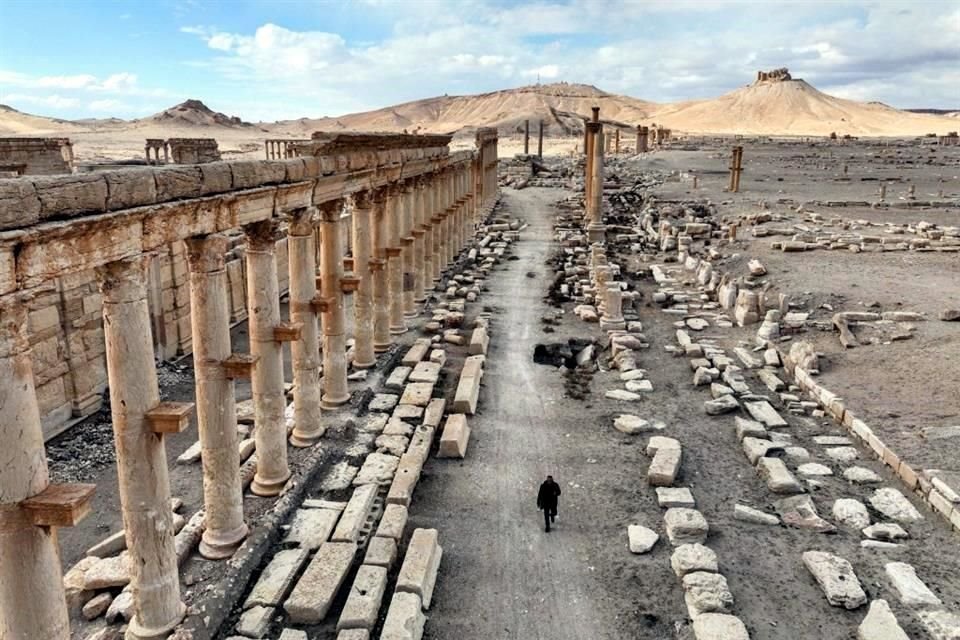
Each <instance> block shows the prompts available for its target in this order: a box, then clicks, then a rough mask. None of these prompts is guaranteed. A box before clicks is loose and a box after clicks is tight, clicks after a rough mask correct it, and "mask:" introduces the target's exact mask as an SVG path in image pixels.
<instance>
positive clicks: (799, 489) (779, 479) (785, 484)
mask: <svg viewBox="0 0 960 640" xmlns="http://www.w3.org/2000/svg"><path fill="white" fill-rule="evenodd" d="M757 474H758V475H759V476H760V477H761V478H763V479H764V480H766V481H767V487H768V488H769V489H770V491H772V492H774V493H780V494H788V495H789V494H797V493H803V486H801V484H800V482H799V481H798V480H797V479H796V478H795V477H794V476H793V474H792V473H790V470H789V469H787V465H786V464H784V462H783V460H781V459H780V458H760V459H759V460H757Z"/></svg>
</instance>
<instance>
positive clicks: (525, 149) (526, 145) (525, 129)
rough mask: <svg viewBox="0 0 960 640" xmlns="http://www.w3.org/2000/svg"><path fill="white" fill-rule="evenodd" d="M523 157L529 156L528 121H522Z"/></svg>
mask: <svg viewBox="0 0 960 640" xmlns="http://www.w3.org/2000/svg"><path fill="white" fill-rule="evenodd" d="M523 155H525V156H527V155H530V121H529V120H524V121H523Z"/></svg>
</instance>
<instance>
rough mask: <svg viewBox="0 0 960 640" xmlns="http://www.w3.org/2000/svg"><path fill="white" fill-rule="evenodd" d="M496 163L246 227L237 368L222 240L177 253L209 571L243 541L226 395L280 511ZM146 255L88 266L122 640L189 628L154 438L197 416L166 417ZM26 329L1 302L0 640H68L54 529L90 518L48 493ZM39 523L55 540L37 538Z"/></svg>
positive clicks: (451, 249)
mask: <svg viewBox="0 0 960 640" xmlns="http://www.w3.org/2000/svg"><path fill="white" fill-rule="evenodd" d="M496 162H497V160H496V133H495V131H493V132H491V131H489V130H482V132H481V133H478V152H477V153H475V154H473V155H463V156H460V157H459V159H457V160H456V161H451V162H447V163H442V162H441V163H437V165H436V167H435V170H433V171H427V172H421V173H419V174H418V175H412V176H409V177H404V176H403V175H402V171H400V172H399V173H398V174H397V176H398V177H397V178H396V179H394V180H392V181H387V183H386V184H385V185H384V184H378V185H375V186H371V187H370V188H356V186H354V187H352V188H350V189H349V190H345V191H343V192H342V193H341V194H340V195H339V196H334V197H330V198H329V199H326V200H324V201H321V202H317V203H316V204H313V205H310V206H305V207H300V208H296V209H294V210H292V211H291V212H288V213H286V214H285V215H284V216H279V215H274V216H272V217H270V218H268V219H264V220H258V221H256V222H251V223H248V224H243V225H241V229H242V231H243V233H244V236H245V239H246V251H245V260H246V271H247V292H246V293H247V305H248V312H249V335H250V352H249V354H240V353H234V352H233V349H232V347H231V341H230V326H229V323H230V311H229V304H228V299H227V295H228V293H227V291H228V287H227V286H226V271H225V253H226V251H227V242H228V240H227V236H226V235H224V234H223V233H221V232H219V231H218V232H214V233H199V234H197V235H195V236H191V237H183V239H184V241H185V242H186V247H187V251H188V265H189V282H190V294H191V295H190V304H191V317H192V334H193V346H194V352H193V359H194V365H195V377H196V395H195V399H196V403H195V410H196V415H197V424H198V430H199V439H200V442H201V449H202V464H203V489H204V513H205V530H204V533H203V536H202V540H201V544H200V549H199V551H200V553H201V554H202V555H203V556H205V557H207V558H210V559H221V558H227V557H230V556H231V555H232V554H233V553H234V551H235V550H236V549H237V548H238V547H239V546H240V545H241V544H242V543H243V541H244V539H245V538H246V535H247V531H248V525H247V523H246V522H245V519H244V511H243V494H242V491H243V488H242V480H241V477H240V460H239V453H238V448H237V445H238V436H237V418H236V409H235V395H234V380H235V379H237V378H250V380H251V386H252V395H253V404H254V413H255V421H256V430H255V439H256V474H255V476H254V478H253V482H252V484H251V491H252V492H253V493H254V494H255V495H258V496H276V495H278V494H279V493H280V492H281V491H282V490H283V488H284V486H285V484H286V483H287V481H288V479H289V478H290V476H291V471H290V468H289V465H288V456H287V453H288V449H287V447H288V444H289V445H292V446H295V447H308V446H311V445H313V444H314V443H316V442H317V441H318V440H319V439H320V438H321V437H322V436H323V433H324V428H325V427H324V418H323V411H324V409H331V408H334V407H337V406H339V405H343V404H344V403H346V402H347V401H348V400H349V398H350V393H349V389H348V386H347V374H348V370H349V368H350V366H351V365H352V366H353V368H356V369H363V368H367V367H371V366H373V365H374V364H375V360H376V354H377V353H382V352H384V351H386V350H388V349H389V348H390V347H391V345H392V343H393V341H394V340H395V339H396V336H398V335H400V334H401V333H403V332H404V331H406V330H407V322H408V321H409V320H410V318H411V317H413V316H415V315H417V314H418V313H419V312H420V310H421V309H420V308H421V305H422V303H424V301H425V300H426V299H427V296H428V292H429V291H432V290H433V289H434V286H435V283H436V282H437V281H438V280H439V279H440V278H441V276H442V274H443V272H444V270H445V269H447V267H448V266H449V265H450V264H451V263H452V262H453V261H454V260H455V259H456V258H457V256H458V254H459V253H460V252H461V250H462V249H463V248H464V247H465V246H466V245H467V244H468V242H469V241H470V238H471V237H472V236H473V233H474V230H475V229H476V225H477V224H478V222H479V221H480V217H481V216H482V215H483V214H485V213H486V212H488V211H489V210H490V207H491V206H492V202H493V199H494V198H495V194H496V190H497V185H496ZM344 225H349V231H350V245H351V246H350V255H349V256H346V255H345V253H346V250H345V247H344V246H343V240H342V238H343V234H342V233H341V231H342V230H343V227H344ZM284 237H285V238H286V240H287V244H288V249H289V251H288V255H289V265H288V268H289V275H290V278H289V279H290V304H289V319H286V320H285V319H283V318H282V315H281V305H280V291H279V288H278V276H277V268H278V266H277V260H276V246H277V242H278V240H280V239H282V238H284ZM317 238H319V251H318V247H317V246H316V243H317ZM318 254H319V261H318V260H317V255H318ZM147 255H148V254H146V253H142V254H139V255H134V256H132V257H129V256H128V257H123V258H121V259H115V260H112V261H108V262H105V263H104V264H100V265H98V266H97V267H96V274H97V279H98V282H99V285H100V291H101V294H102V297H103V324H104V336H105V343H106V360H107V369H108V377H109V386H110V400H111V402H110V406H111V414H112V419H113V427H114V435H115V440H116V450H117V473H118V476H119V488H120V502H121V509H122V512H123V521H124V526H125V532H126V542H127V549H128V552H129V555H130V571H131V587H132V592H133V594H134V601H135V605H134V615H133V618H132V620H131V622H130V625H129V631H128V637H129V638H134V639H146V638H159V637H165V634H167V633H169V631H170V630H172V629H173V628H174V627H175V626H176V625H177V624H179V622H180V621H181V619H182V618H183V616H184V614H185V607H184V604H183V600H182V597H181V593H180V580H179V572H178V561H177V553H176V551H175V545H174V525H173V521H172V513H171V510H170V506H169V505H170V497H171V496H170V482H169V477H168V469H167V456H166V451H165V444H164V435H165V434H169V433H175V432H178V431H180V430H183V429H185V428H186V427H187V426H188V425H189V420H190V415H191V413H192V412H193V410H194V403H171V402H160V396H159V384H158V379H157V372H156V367H155V362H154V352H153V344H152V339H151V318H150V313H149V310H148V305H147V278H146V274H145V268H144V266H145V261H146V259H147ZM318 262H319V264H318ZM345 263H346V265H347V267H348V269H345ZM347 295H353V296H354V304H353V305H352V308H353V313H354V314H355V318H354V320H355V322H354V326H355V328H356V329H355V332H354V335H353V338H354V342H355V345H354V347H353V349H352V350H351V351H350V352H349V353H351V354H352V362H348V351H347V337H348V336H347V330H346V324H347V323H346V311H347V305H346V304H345V296H347ZM24 316H25V305H24V304H23V301H22V299H21V297H18V295H15V294H5V295H2V296H0V430H2V436H3V444H2V449H0V450H2V451H4V454H3V456H2V457H3V458H4V460H5V462H4V464H2V465H0V564H2V566H3V571H2V572H0V636H2V637H3V638H11V639H15V640H20V639H21V638H28V637H29V638H49V639H51V640H66V638H68V637H69V623H68V617H67V609H66V603H65V596H64V589H63V584H62V580H61V575H60V567H59V559H58V552H57V543H56V526H69V525H70V524H73V521H75V520H77V519H78V518H79V516H80V515H82V513H81V512H82V511H83V507H84V506H85V505H86V504H87V503H88V501H89V497H90V495H91V494H92V489H93V488H92V487H89V486H86V485H67V486H64V485H58V486H56V487H50V486H48V480H47V469H46V458H45V455H44V447H43V438H42V431H41V425H40V415H39V411H38V407H37V399H36V393H35V391H34V388H33V381H32V371H31V364H30V351H29V347H28V345H27V340H26V336H25V328H24V327H25V326H26V324H27V323H26V322H25V321H24ZM283 342H290V343H291V355H292V365H293V366H292V370H293V403H294V413H293V416H294V418H293V425H292V431H291V432H290V433H289V434H288V426H287V421H286V419H285V415H284V414H285V393H284V376H283V350H282V343H283ZM321 343H322V350H321ZM321 354H322V355H321ZM321 365H322V371H323V375H322V377H321V375H320V373H321ZM14 426H15V428H14ZM8 458H9V462H7V461H6V460H7V459H8ZM56 490H60V491H61V492H62V491H64V490H72V491H73V494H71V495H73V496H74V497H73V498H71V499H67V498H61V499H60V501H59V503H56V502H55V504H54V509H53V511H54V512H55V513H56V514H57V515H58V518H59V519H57V518H55V519H53V520H50V519H49V517H48V518H47V520H43V518H40V517H39V516H31V515H30V514H31V513H32V512H31V511H29V510H28V507H29V505H30V503H31V500H32V501H34V502H36V501H38V500H40V499H47V501H48V502H49V500H50V499H51V496H53V494H55V493H56ZM74 516H76V517H74ZM49 522H53V523H54V524H52V525H51V524H45V523H49Z"/></svg>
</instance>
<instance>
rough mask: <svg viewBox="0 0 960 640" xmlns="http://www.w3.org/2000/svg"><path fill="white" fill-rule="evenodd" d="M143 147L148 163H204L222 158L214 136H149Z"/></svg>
mask: <svg viewBox="0 0 960 640" xmlns="http://www.w3.org/2000/svg"><path fill="white" fill-rule="evenodd" d="M143 148H144V153H145V154H146V157H147V164H155V165H159V164H170V163H171V162H172V163H174V164H203V163H206V162H218V161H219V160H220V149H219V145H217V141H216V140H214V139H213V138H169V139H167V140H162V139H156V138H148V139H147V142H146V144H144V147H143ZM161 156H163V159H162V160H161Z"/></svg>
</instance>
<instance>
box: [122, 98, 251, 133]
mask: <svg viewBox="0 0 960 640" xmlns="http://www.w3.org/2000/svg"><path fill="white" fill-rule="evenodd" d="M137 122H140V123H149V124H158V125H173V126H187V127H231V128H235V127H253V126H254V125H252V124H250V123H249V122H244V121H243V120H241V119H240V118H239V117H237V116H228V115H226V114H225V113H220V112H219V111H214V110H213V109H211V108H210V107H208V106H207V105H205V104H203V102H201V101H200V100H192V99H191V100H186V101H184V102H181V103H180V104H178V105H175V106H172V107H170V108H169V109H164V110H163V111H161V112H160V113H155V114H153V115H152V116H148V117H146V118H141V119H140V120H139V121H137Z"/></svg>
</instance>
